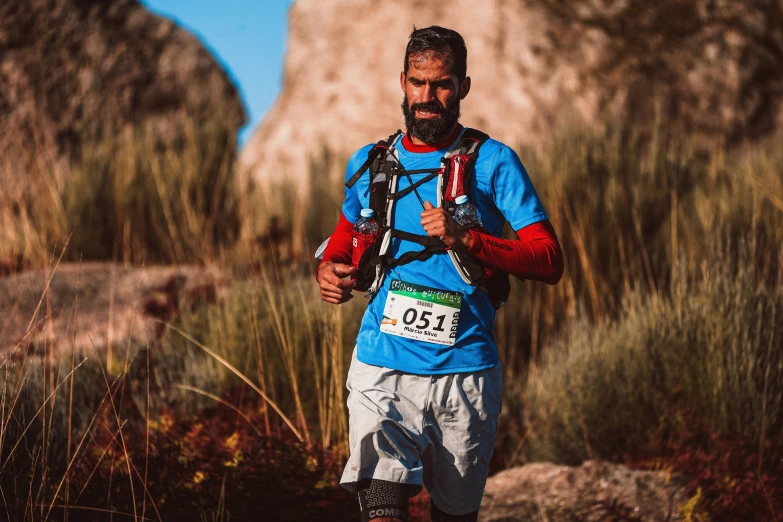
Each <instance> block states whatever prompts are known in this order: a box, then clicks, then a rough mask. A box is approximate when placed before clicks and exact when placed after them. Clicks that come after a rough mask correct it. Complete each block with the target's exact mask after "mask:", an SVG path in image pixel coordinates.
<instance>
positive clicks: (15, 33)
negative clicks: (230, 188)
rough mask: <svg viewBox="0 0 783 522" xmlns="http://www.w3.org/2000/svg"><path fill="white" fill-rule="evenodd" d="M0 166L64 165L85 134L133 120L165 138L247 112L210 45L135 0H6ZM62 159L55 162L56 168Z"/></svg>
mask: <svg viewBox="0 0 783 522" xmlns="http://www.w3.org/2000/svg"><path fill="white" fill-rule="evenodd" d="M0 85H2V89H0V158H2V160H4V161H0V173H1V172H2V171H11V173H15V174H17V176H23V175H24V174H25V173H26V172H27V170H28V169H29V168H30V166H31V162H33V161H38V162H40V161H46V162H47V164H48V166H49V167H51V168H54V169H55V170H56V171H58V172H60V171H67V168H68V164H69V162H70V161H71V160H72V159H74V158H73V156H74V155H76V154H78V153H79V150H80V147H81V145H82V143H83V141H84V140H85V139H100V136H101V135H106V134H109V135H113V134H116V133H117V132H118V131H120V130H122V129H124V128H129V127H143V128H145V129H147V130H149V129H152V133H153V135H156V136H157V137H159V138H160V139H161V140H163V141H165V142H166V143H168V144H171V143H176V141H177V140H178V139H181V136H182V134H183V131H184V130H185V129H186V126H188V125H191V126H192V125H193V124H196V125H198V124H201V123H205V122H210V123H216V124H219V125H222V126H223V127H225V128H226V129H227V130H228V132H229V133H231V134H233V137H234V139H235V136H236V132H237V131H238V129H239V127H240V126H241V125H242V124H243V123H244V121H245V110H244V107H243V105H242V101H241V98H240V95H239V93H238V91H237V89H236V87H235V86H234V85H233V84H232V82H231V80H230V79H229V77H228V75H227V74H226V71H224V70H223V68H222V67H221V65H220V64H219V63H218V62H217V61H216V60H215V58H214V57H213V56H212V55H211V54H210V52H209V51H208V50H207V49H206V48H205V47H204V45H203V44H202V43H201V42H200V41H199V40H198V39H197V38H196V37H195V36H193V35H192V34H190V33H188V32H187V31H185V30H184V29H182V28H180V27H178V26H177V25H176V24H175V23H174V22H172V21H171V20H168V19H166V18H163V17H160V16H157V15H154V14H152V13H151V12H149V11H148V10H147V9H146V8H145V7H144V6H143V5H142V4H141V3H140V2H139V1H138V0H26V1H24V2H17V1H4V2H0ZM58 167H59V168H58Z"/></svg>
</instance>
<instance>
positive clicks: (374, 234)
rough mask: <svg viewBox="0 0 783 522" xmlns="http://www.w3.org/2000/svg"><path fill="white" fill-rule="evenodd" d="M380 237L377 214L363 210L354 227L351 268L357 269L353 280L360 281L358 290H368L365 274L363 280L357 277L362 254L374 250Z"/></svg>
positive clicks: (366, 209)
mask: <svg viewBox="0 0 783 522" xmlns="http://www.w3.org/2000/svg"><path fill="white" fill-rule="evenodd" d="M380 235H381V227H380V226H379V225H378V222H377V221H376V220H375V212H373V210H372V209H371V208H363V209H362V212H361V217H360V218H359V219H357V220H356V223H355V224H354V226H353V234H352V238H353V239H352V246H353V249H352V250H351V266H353V267H354V268H355V269H356V272H354V275H353V276H352V277H351V279H354V280H356V279H359V284H357V286H356V289H357V290H366V289H367V288H365V286H366V283H367V281H365V279H366V278H365V277H364V274H362V277H361V278H359V277H357V276H358V274H359V261H360V260H361V258H362V254H364V253H365V252H366V251H367V250H368V249H370V248H372V246H373V244H374V243H375V242H376V241H377V240H378V237H380Z"/></svg>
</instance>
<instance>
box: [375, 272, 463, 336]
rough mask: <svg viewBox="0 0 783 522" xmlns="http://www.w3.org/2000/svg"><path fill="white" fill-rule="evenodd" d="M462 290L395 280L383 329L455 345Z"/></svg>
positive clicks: (395, 333) (384, 317) (384, 313)
mask: <svg viewBox="0 0 783 522" xmlns="http://www.w3.org/2000/svg"><path fill="white" fill-rule="evenodd" d="M461 306H462V294H461V293H460V292H447V291H445V290H438V289H436V288H429V287H427V286H422V285H415V284H412V283H404V282H402V281H400V280H399V279H394V280H392V282H391V285H390V287H389V295H388V296H387V297H386V306H385V307H384V310H383V319H382V320H381V331H382V332H385V333H387V334H391V335H399V336H400V337H407V338H409V339H416V340H418V341H426V342H428V343H437V344H445V345H448V346H452V345H453V344H454V342H455V341H456V340H457V327H458V326H459V310H460V307H461Z"/></svg>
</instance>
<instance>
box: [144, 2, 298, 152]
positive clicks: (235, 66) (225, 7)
mask: <svg viewBox="0 0 783 522" xmlns="http://www.w3.org/2000/svg"><path fill="white" fill-rule="evenodd" d="M292 1H293V0H229V1H225V0H224V1H218V0H142V3H143V4H144V5H146V6H147V7H148V8H149V9H150V10H152V11H154V12H155V13H157V14H160V15H163V16H166V17H168V18H171V19H173V20H174V21H176V22H177V23H178V24H179V25H181V26H183V27H185V28H186V29H188V30H189V31H190V32H192V33H194V34H195V35H196V36H198V37H199V38H200V39H201V41H202V42H204V43H205V44H206V45H207V46H208V47H209V48H210V49H211V50H212V53H213V54H214V55H215V56H216V57H217V58H218V60H220V61H221V62H222V64H223V66H224V67H225V68H226V70H227V71H228V73H229V74H230V75H231V77H232V78H233V80H234V83H235V84H236V85H237V87H239V90H240V92H241V93H242V99H243V100H244V102H245V108H246V110H247V113H248V123H247V125H245V127H243V128H242V130H241V131H240V134H239V140H240V144H244V143H245V141H247V139H248V138H249V137H250V133H251V132H252V131H253V129H255V128H256V127H257V126H258V123H259V122H260V121H261V119H262V118H263V116H264V114H265V113H266V111H267V110H268V109H269V108H270V107H271V106H272V103H273V102H274V101H275V97H276V96H277V94H278V92H279V91H280V87H281V85H282V77H283V58H284V54H285V39H286V32H287V23H288V20H287V14H288V7H289V6H290V5H291V3H292Z"/></svg>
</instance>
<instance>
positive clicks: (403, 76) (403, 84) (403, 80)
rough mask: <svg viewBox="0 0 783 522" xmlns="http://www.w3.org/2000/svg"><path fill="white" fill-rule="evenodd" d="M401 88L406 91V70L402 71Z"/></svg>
mask: <svg viewBox="0 0 783 522" xmlns="http://www.w3.org/2000/svg"><path fill="white" fill-rule="evenodd" d="M400 88H401V89H402V92H405V71H402V72H401V73H400Z"/></svg>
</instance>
